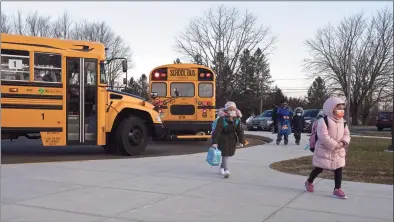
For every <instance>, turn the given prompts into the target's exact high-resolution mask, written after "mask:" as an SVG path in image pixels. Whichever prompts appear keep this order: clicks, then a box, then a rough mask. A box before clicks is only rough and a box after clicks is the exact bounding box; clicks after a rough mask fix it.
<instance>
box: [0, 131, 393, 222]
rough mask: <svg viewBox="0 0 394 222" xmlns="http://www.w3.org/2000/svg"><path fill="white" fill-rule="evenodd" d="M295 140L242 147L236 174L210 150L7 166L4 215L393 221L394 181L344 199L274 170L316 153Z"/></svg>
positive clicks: (106, 221) (356, 189)
mask: <svg viewBox="0 0 394 222" xmlns="http://www.w3.org/2000/svg"><path fill="white" fill-rule="evenodd" d="M248 133H249V132H248ZM253 134H260V135H261V134H264V135H265V136H269V137H273V136H274V135H272V134H271V133H262V132H254V133H253ZM305 137H306V136H304V140H305V139H306V138H305ZM293 143H294V141H293V138H292V137H291V140H290V144H289V145H288V146H284V145H281V146H277V145H275V144H265V145H262V146H256V147H251V148H246V149H241V150H237V153H236V155H235V156H234V157H233V158H231V159H230V161H229V167H230V168H231V172H232V175H231V177H230V178H229V179H224V178H223V177H221V176H219V175H218V168H217V167H210V166H209V165H208V164H207V163H206V162H205V157H206V153H201V154H193V155H184V156H167V157H155V158H138V159H118V160H97V161H85V162H63V163H46V164H45V163H44V164H20V165H3V166H2V174H1V185H2V187H1V221H23V222H25V221H26V222H28V221H35V222H36V221H40V222H46V221H47V222H54V221H56V222H60V221H61V222H63V221H64V222H66V221H67V222H69V221H74V222H76V221H80V222H88V221H100V222H127V221H157V222H163V221H168V222H176V221H179V222H185V221H188V222H189V221H195V222H200V221H212V222H213V221H215V222H220V221H226V222H227V221H258V222H261V221H280V222H283V221H302V222H305V221H313V222H317V221H329V222H331V221H363V222H365V221H393V186H389V185H377V184H363V183H355V182H343V190H344V191H345V192H346V194H347V195H348V199H347V200H338V199H334V198H332V197H330V195H331V193H332V189H333V185H334V182H333V181H331V180H321V179H320V180H316V183H317V185H316V186H315V187H316V191H315V193H313V194H311V193H305V192H304V187H303V186H304V181H305V179H306V178H305V177H302V176H297V175H289V174H284V173H280V172H277V171H274V170H272V169H270V168H269V165H270V164H271V163H273V162H276V161H280V160H284V159H290V158H296V157H301V156H305V155H310V152H309V151H305V150H303V147H304V146H303V145H300V146H296V145H292V144H293ZM185 149H187V147H185Z"/></svg>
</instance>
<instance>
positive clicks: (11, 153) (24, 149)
mask: <svg viewBox="0 0 394 222" xmlns="http://www.w3.org/2000/svg"><path fill="white" fill-rule="evenodd" d="M246 138H247V140H248V142H249V144H248V146H246V147H250V146H255V145H261V144H264V143H266V142H271V141H270V139H269V138H265V137H260V136H251V135H247V136H246ZM208 147H209V141H186V140H183V141H164V142H153V141H149V144H148V147H147V150H146V152H145V153H144V154H143V155H140V156H135V157H131V156H121V155H111V154H105V153H104V150H103V148H102V147H101V146H68V147H43V146H42V144H41V141H40V140H28V139H25V138H21V139H19V140H16V141H13V142H10V141H2V145H1V164H17V163H39V162H62V161H84V160H103V159H127V158H143V157H154V156H171V155H185V154H194V153H203V152H207V148H208Z"/></svg>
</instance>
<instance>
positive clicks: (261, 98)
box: [260, 96, 263, 114]
mask: <svg viewBox="0 0 394 222" xmlns="http://www.w3.org/2000/svg"><path fill="white" fill-rule="evenodd" d="M261 113H263V96H261V97H260V114H261Z"/></svg>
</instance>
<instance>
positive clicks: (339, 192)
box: [332, 189, 347, 199]
mask: <svg viewBox="0 0 394 222" xmlns="http://www.w3.org/2000/svg"><path fill="white" fill-rule="evenodd" d="M332 196H333V197H336V198H338V199H347V196H346V195H345V193H344V192H343V191H342V190H341V189H334V192H333V193H332Z"/></svg>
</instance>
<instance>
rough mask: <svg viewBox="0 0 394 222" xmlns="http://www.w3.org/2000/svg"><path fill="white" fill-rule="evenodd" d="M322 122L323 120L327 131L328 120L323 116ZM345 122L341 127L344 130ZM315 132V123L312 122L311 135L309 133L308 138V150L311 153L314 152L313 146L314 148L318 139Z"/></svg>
mask: <svg viewBox="0 0 394 222" xmlns="http://www.w3.org/2000/svg"><path fill="white" fill-rule="evenodd" d="M323 120H324V123H325V124H326V126H327V129H328V118H327V116H324V117H323ZM346 124H347V123H346V122H344V123H343V126H344V127H345V128H346ZM316 130H317V122H314V123H313V125H312V133H311V137H310V138H309V150H310V151H311V152H312V153H313V152H315V146H316V142H317V140H318V139H319V138H318V137H317V132H316Z"/></svg>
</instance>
